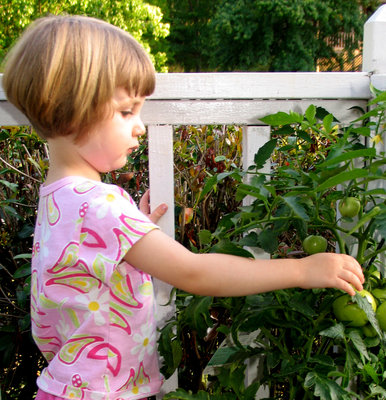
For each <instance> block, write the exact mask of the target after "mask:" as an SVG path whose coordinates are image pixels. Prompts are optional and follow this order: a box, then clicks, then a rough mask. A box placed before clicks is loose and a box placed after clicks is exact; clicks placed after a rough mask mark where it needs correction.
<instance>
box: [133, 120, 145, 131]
mask: <svg viewBox="0 0 386 400" xmlns="http://www.w3.org/2000/svg"><path fill="white" fill-rule="evenodd" d="M145 132H146V128H145V125H144V124H143V122H142V120H141V118H139V117H138V118H137V120H136V121H135V125H134V127H133V135H134V136H141V135H143V134H144V133H145Z"/></svg>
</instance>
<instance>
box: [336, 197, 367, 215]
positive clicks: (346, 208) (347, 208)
mask: <svg viewBox="0 0 386 400" xmlns="http://www.w3.org/2000/svg"><path fill="white" fill-rule="evenodd" d="M338 209H339V212H340V213H341V215H342V217H348V218H353V217H355V216H356V215H358V213H359V210H360V209H361V202H360V201H359V200H358V199H357V198H356V197H347V198H346V199H343V200H341V201H340V202H339V207H338Z"/></svg>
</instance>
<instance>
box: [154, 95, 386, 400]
mask: <svg viewBox="0 0 386 400" xmlns="http://www.w3.org/2000/svg"><path fill="white" fill-rule="evenodd" d="M372 90H374V89H373V88H372ZM374 94H375V95H376V96H377V97H376V99H375V100H374V101H373V102H372V104H371V106H372V109H371V110H370V111H369V112H365V113H364V114H363V116H361V117H359V118H358V120H356V121H353V124H351V125H348V126H342V125H341V124H339V122H338V121H337V120H336V119H335V118H334V116H333V115H331V114H329V113H328V112H327V111H326V110H324V109H321V108H318V107H315V106H312V105H311V106H310V107H308V109H307V110H305V112H304V114H298V113H295V112H289V113H284V112H279V113H276V114H273V115H269V116H267V117H265V118H263V119H262V121H263V123H265V124H268V125H271V127H272V138H271V140H270V141H268V142H267V143H266V144H265V145H264V146H263V147H262V148H261V149H260V150H259V151H258V152H257V153H256V155H255V165H253V166H251V167H250V168H248V169H247V170H240V171H238V170H237V169H233V170H232V171H224V172H222V173H220V174H213V175H212V176H210V177H208V178H207V179H205V180H204V181H203V186H202V190H203V192H204V193H208V191H209V190H211V189H213V188H216V187H217V185H218V184H220V183H221V182H223V181H224V178H225V177H230V176H231V177H232V178H233V179H234V181H235V182H236V194H235V200H236V201H238V202H240V201H242V200H243V199H244V198H245V197H246V196H248V198H249V199H252V201H251V202H249V205H245V206H240V207H239V208H238V209H237V210H235V211H233V212H231V213H229V214H227V215H225V216H223V217H222V218H221V219H220V220H219V222H218V224H217V226H216V228H215V229H214V230H209V229H202V230H200V231H199V234H198V239H199V247H198V250H199V251H201V252H224V253H230V254H238V255H242V256H245V257H253V256H254V254H255V252H256V249H258V250H259V251H261V250H263V251H264V252H266V253H269V254H270V256H271V257H272V258H281V257H287V258H288V257H293V258H296V257H304V256H306V255H307V253H306V251H305V250H306V249H304V248H303V242H304V240H305V239H306V238H307V237H308V236H310V235H314V236H321V237H323V238H324V239H325V241H326V243H327V244H328V245H327V248H326V251H335V252H341V253H346V254H351V255H353V256H354V257H356V259H357V260H358V262H359V263H360V264H361V265H362V267H363V270H364V274H365V276H366V277H367V279H366V282H365V290H366V291H367V292H369V293H371V292H372V291H373V290H375V289H377V288H382V287H383V286H384V284H385V281H384V279H385V276H386V271H385V266H384V263H383V261H382V256H383V255H384V252H385V249H386V246H385V237H386V205H385V200H384V196H385V194H386V191H385V189H384V188H382V184H381V183H382V182H383V181H384V178H385V172H384V170H383V166H384V164H385V163H386V161H385V157H384V154H383V153H381V152H380V151H379V149H378V148H377V146H376V145H375V142H376V140H375V139H374V138H379V137H382V136H384V129H385V118H384V113H385V109H386V105H385V101H386V94H382V93H380V92H377V91H376V90H374ZM370 117H371V118H372V119H371V120H370ZM361 122H363V125H362V126H360V123H361ZM373 139H374V140H373ZM268 160H272V161H273V163H272V169H271V172H270V173H269V174H267V173H266V172H263V171H262V166H264V164H265V163H266V162H267V161H268ZM246 177H248V179H245V178H246ZM349 197H355V198H356V199H358V201H359V202H360V209H359V210H358V214H357V216H356V218H355V219H352V218H353V217H344V218H339V214H338V213H337V210H336V209H337V208H338V207H339V204H341V202H342V200H344V199H347V198H349ZM352 213H353V212H352ZM341 215H342V214H341ZM351 215H352V214H351ZM349 218H351V220H349ZM323 242H324V241H323ZM370 277H371V279H369V278H370ZM375 293H377V292H375ZM362 294H363V293H362ZM337 298H341V293H339V292H337V291H336V290H334V289H319V290H312V291H304V290H300V289H290V290H282V291H275V292H271V293H264V294H259V295H254V296H247V297H246V298H237V299H234V298H226V299H216V298H200V297H196V296H189V295H187V294H183V293H178V294H177V309H178V313H177V314H178V317H177V318H176V319H172V320H171V321H170V323H169V324H168V325H167V326H166V327H165V329H164V330H163V331H162V332H161V343H162V351H161V353H162V354H163V355H164V357H165V359H166V357H168V362H167V363H166V365H165V368H166V366H171V365H173V366H172V367H169V368H168V370H167V375H169V374H171V373H172V372H173V371H174V369H175V368H177V366H178V369H179V371H181V370H187V365H188V364H190V363H191V362H192V360H193V363H194V364H195V365H197V367H198V368H197V371H201V374H199V375H200V377H197V374H195V373H194V372H193V369H189V371H190V376H191V377H192V381H193V378H194V382H195V383H196V385H195V386H193V385H190V386H185V387H184V388H183V387H180V388H179V390H178V391H176V392H172V393H170V394H168V395H167V396H166V397H165V399H200V398H213V399H217V398H218V399H220V398H223V397H224V396H226V398H229V399H251V398H253V397H254V395H255V393H256V391H257V390H258V388H259V387H260V386H262V385H263V386H266V387H268V388H269V392H270V394H269V398H276V399H286V400H288V399H312V398H321V399H322V400H331V399H332V398H336V399H342V400H348V399H351V398H369V399H370V398H371V399H378V400H381V399H383V398H385V397H386V382H385V379H384V376H385V373H386V368H385V365H386V353H385V349H386V346H385V343H386V342H385V340H386V337H385V333H384V332H383V331H382V330H381V327H380V325H381V323H380V322H378V321H379V318H377V316H379V315H380V311H379V308H380V307H378V310H377V312H378V314H377V315H376V312H375V311H374V308H373V306H374V302H372V303H371V304H370V303H369V302H368V301H367V300H366V297H362V296H361V295H360V294H358V293H357V294H356V295H355V296H354V297H353V298H351V297H350V296H346V297H343V298H342V299H341V300H339V302H342V305H341V306H342V308H345V307H346V306H347V307H349V310H351V312H352V313H354V311H355V314H358V315H359V316H357V315H355V316H354V317H351V316H350V318H345V319H344V320H345V321H346V322H342V321H340V320H339V319H338V318H336V316H335V314H334V310H333V304H334V302H335V301H336V299H337ZM370 299H371V297H370ZM383 304H384V303H383ZM383 307H384V306H382V310H383ZM335 308H337V306H335ZM382 315H383V314H382ZM193 316H195V318H194V317H193ZM381 320H382V316H381ZM352 321H354V325H362V326H349V325H350V322H352ZM171 343H172V345H171ZM178 343H180V345H181V347H183V348H185V347H187V346H194V352H190V353H187V354H183V355H182V356H181V354H180V356H179V357H173V348H174V347H177V346H178ZM198 343H200V344H201V345H200V346H198V345H197V344H198ZM202 351H203V352H202ZM208 354H210V357H208ZM256 357H258V358H259V360H260V363H259V377H258V379H257V380H256V381H253V382H252V383H251V384H250V385H249V386H248V385H247V384H246V381H245V372H246V365H245V360H248V359H255V358H256ZM213 369H214V371H215V373H214V372H213ZM192 381H191V382H190V383H193V382H192ZM352 388H354V389H352ZM183 389H186V390H183ZM189 390H190V391H191V392H189ZM354 391H355V393H354ZM221 396H223V397H221ZM353 396H354V397H353Z"/></svg>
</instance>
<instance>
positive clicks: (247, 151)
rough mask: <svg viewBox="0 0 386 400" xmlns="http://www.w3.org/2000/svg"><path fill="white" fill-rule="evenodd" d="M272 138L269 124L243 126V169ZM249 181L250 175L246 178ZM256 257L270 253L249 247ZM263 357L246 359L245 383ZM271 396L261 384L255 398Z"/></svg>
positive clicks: (253, 377)
mask: <svg viewBox="0 0 386 400" xmlns="http://www.w3.org/2000/svg"><path fill="white" fill-rule="evenodd" d="M270 138H271V128H270V127H269V126H245V127H244V128H243V169H244V170H246V169H247V168H248V167H249V166H250V165H253V163H254V158H255V154H256V153H257V151H258V150H259V149H260V148H261V147H262V146H263V145H264V144H265V143H266V142H267V141H268V140H269V139H270ZM270 168H271V164H270V163H269V162H267V163H266V165H265V166H264V168H263V172H266V173H269V172H270ZM246 182H248V177H247V179H246ZM252 201H253V199H252V198H250V197H246V198H245V199H244V201H243V205H244V206H246V205H250V204H251V203H252ZM248 251H250V252H251V253H252V254H253V255H254V257H255V258H257V259H259V258H260V259H268V258H269V254H267V253H265V252H263V251H262V250H261V249H259V248H258V247H254V248H250V247H249V248H248ZM261 362H262V359H261V357H253V358H250V359H248V360H247V361H246V363H247V369H246V377H245V384H246V386H249V385H251V384H252V383H253V381H255V380H256V379H259V376H260V375H261ZM267 397H269V388H267V387H265V386H260V388H259V390H258V391H257V393H256V397H255V399H256V400H258V399H263V398H267Z"/></svg>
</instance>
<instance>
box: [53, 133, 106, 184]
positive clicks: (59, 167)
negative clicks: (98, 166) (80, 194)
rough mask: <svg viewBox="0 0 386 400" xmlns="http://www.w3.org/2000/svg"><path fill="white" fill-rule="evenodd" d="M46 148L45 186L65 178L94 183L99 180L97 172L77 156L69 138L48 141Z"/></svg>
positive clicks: (74, 146) (75, 148)
mask: <svg viewBox="0 0 386 400" xmlns="http://www.w3.org/2000/svg"><path fill="white" fill-rule="evenodd" d="M48 146H49V153H50V166H49V170H48V173H47V178H46V181H45V184H46V185H49V184H51V183H53V182H56V181H58V180H59V179H63V178H65V177H67V176H83V177H85V178H88V179H92V180H95V181H100V180H101V177H100V174H99V172H98V171H97V170H95V169H94V168H93V167H92V166H91V165H90V164H88V163H87V162H85V160H84V159H83V158H82V157H80V156H79V154H78V152H77V147H76V145H75V144H74V142H73V141H72V140H70V139H69V138H67V137H56V138H53V139H48Z"/></svg>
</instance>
